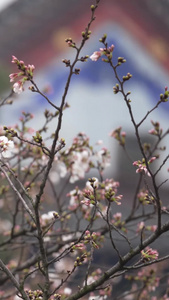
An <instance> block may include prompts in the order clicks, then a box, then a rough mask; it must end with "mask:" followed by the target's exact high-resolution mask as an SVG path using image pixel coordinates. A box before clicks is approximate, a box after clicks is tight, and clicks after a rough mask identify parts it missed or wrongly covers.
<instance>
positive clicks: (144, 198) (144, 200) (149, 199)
mask: <svg viewBox="0 0 169 300" xmlns="http://www.w3.org/2000/svg"><path fill="white" fill-rule="evenodd" d="M137 199H138V200H139V202H140V203H141V204H142V205H146V204H153V203H154V197H153V196H152V195H150V194H149V192H148V190H146V189H142V190H140V191H139V193H138V194H137Z"/></svg>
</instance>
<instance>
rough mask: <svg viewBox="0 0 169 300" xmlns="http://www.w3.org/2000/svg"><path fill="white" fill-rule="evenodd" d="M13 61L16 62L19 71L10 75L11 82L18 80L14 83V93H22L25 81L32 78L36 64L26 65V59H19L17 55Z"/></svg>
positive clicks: (13, 57)
mask: <svg viewBox="0 0 169 300" xmlns="http://www.w3.org/2000/svg"><path fill="white" fill-rule="evenodd" d="M12 63H13V64H16V66H17V68H18V70H19V72H18V73H12V74H10V75H9V78H10V82H14V81H15V80H17V82H15V83H14V84H13V91H14V93H17V94H20V93H22V92H23V90H24V88H23V85H24V83H25V82H26V81H29V80H32V78H33V72H34V69H35V66H34V65H28V66H26V65H25V63H24V61H22V60H19V59H17V58H16V57H15V56H12ZM19 78H21V79H19ZM18 79H19V80H18Z"/></svg>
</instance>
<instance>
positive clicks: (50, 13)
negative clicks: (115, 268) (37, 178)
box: [0, 0, 169, 289]
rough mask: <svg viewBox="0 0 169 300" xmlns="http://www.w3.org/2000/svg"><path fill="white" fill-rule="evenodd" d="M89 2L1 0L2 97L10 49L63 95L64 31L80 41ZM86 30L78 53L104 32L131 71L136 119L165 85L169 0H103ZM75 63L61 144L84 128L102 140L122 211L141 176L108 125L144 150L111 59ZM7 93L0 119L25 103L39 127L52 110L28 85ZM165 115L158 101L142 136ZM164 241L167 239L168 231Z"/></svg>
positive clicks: (55, 97)
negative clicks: (88, 35)
mask: <svg viewBox="0 0 169 300" xmlns="http://www.w3.org/2000/svg"><path fill="white" fill-rule="evenodd" d="M91 4H94V1H93V0H24V1H23V0H0V95H1V98H3V97H4V96H6V95H8V94H9V93H10V89H11V87H12V84H10V83H9V74H10V73H13V72H16V68H15V66H14V65H13V64H11V58H12V55H15V56H16V57H17V58H18V59H20V60H24V62H25V64H26V65H27V64H34V65H35V67H36V69H35V72H34V80H35V82H36V83H37V85H38V87H39V88H40V89H42V91H43V90H44V89H46V92H47V91H48V97H49V98H50V99H51V100H52V101H53V102H54V103H55V104H56V105H58V104H59V103H60V100H61V97H62V94H63V91H64V86H65V82H66V80H67V76H68V69H67V68H65V65H64V64H63V63H62V59H64V58H66V59H70V60H73V58H74V55H75V51H74V50H73V49H72V48H69V47H68V46H67V44H66V43H65V39H66V38H69V37H71V38H72V39H73V40H74V41H75V42H76V44H77V45H79V44H80V41H81V32H82V31H83V30H84V29H85V27H86V25H87V23H88V21H89V20H90V15H91V13H90V6H91ZM91 30H92V35H91V38H90V39H89V40H88V41H87V43H86V45H85V47H84V49H83V51H82V55H91V54H92V53H93V52H94V51H96V50H99V48H100V47H102V45H101V44H100V43H99V39H100V38H101V37H102V36H103V34H104V33H107V36H108V38H107V41H108V43H109V45H111V44H114V45H115V49H114V52H113V59H114V62H116V60H117V57H119V56H121V57H124V58H126V60H127V62H126V63H125V64H124V65H122V66H121V67H120V68H119V69H118V72H119V75H120V77H122V76H123V75H126V74H127V73H128V72H130V73H131V74H132V75H133V77H132V79H131V80H130V81H129V82H127V83H125V87H126V91H131V101H132V102H131V105H132V108H133V111H134V114H135V118H136V121H137V122H139V121H140V120H141V119H142V118H143V117H144V116H145V114H146V113H147V111H148V110H150V109H152V108H153V106H155V104H156V103H157V102H158V100H159V95H160V94H161V93H164V89H165V86H169V1H168V0H160V1H159V0H141V1H136V0H120V1H119V0H101V1H100V4H99V8H98V10H97V11H96V20H95V22H94V23H93V24H92V29H91ZM78 67H80V68H81V72H80V75H79V76H74V77H73V80H72V82H71V86H70V90H69V93H68V97H67V99H66V100H67V102H68V103H69V105H70V109H67V110H66V111H65V112H64V118H63V126H62V130H61V134H60V137H63V138H65V140H66V146H69V145H70V143H71V141H72V139H73V137H74V136H76V135H77V134H78V133H79V132H81V131H82V132H85V133H86V134H87V135H88V136H89V137H90V139H91V144H93V145H94V144H95V143H96V142H97V141H98V140H103V144H104V145H105V146H106V147H108V148H109V150H110V151H111V155H112V165H111V167H110V168H109V170H108V175H109V176H113V177H114V179H115V180H119V181H120V191H119V193H120V194H123V193H124V195H125V196H124V200H123V201H124V205H123V207H122V209H121V211H122V212H123V213H126V212H128V211H129V210H130V209H131V208H130V205H129V203H131V202H130V200H131V198H132V197H133V186H134V183H135V182H136V180H138V177H137V176H136V173H135V171H136V170H135V167H133V166H132V164H131V162H130V161H128V160H126V156H125V154H124V153H123V149H121V148H120V146H119V145H118V143H117V142H116V141H114V140H113V138H111V137H110V136H109V133H110V132H111V131H112V130H114V129H116V128H118V127H119V126H122V130H123V131H125V132H126V134H127V142H126V143H127V149H128V152H129V155H130V156H131V157H132V159H133V160H138V159H141V158H142V157H141V156H140V152H139V149H138V148H137V142H136V138H135V134H134V130H133V127H132V124H131V120H130V117H129V114H128V110H127V109H126V106H125V103H124V101H123V99H122V96H120V95H114V94H113V86H114V85H115V84H116V83H117V82H116V80H115V78H114V75H113V73H112V70H111V68H110V66H109V65H107V64H105V63H103V62H102V61H98V62H93V61H91V60H88V62H86V63H81V64H79V66H78ZM27 87H29V84H28V85H27ZM12 100H13V101H14V103H13V105H12V106H9V105H8V106H5V107H3V108H2V109H1V111H0V120H1V121H0V125H1V126H3V125H6V126H8V125H15V124H16V123H17V121H18V118H19V117H20V116H21V114H22V111H25V112H32V113H33V114H34V116H35V118H34V120H33V121H32V126H33V128H34V129H35V130H38V128H39V126H41V124H43V121H44V119H43V112H44V110H45V109H46V108H47V109H50V110H51V108H50V107H49V106H48V105H47V103H46V101H45V100H44V99H43V98H42V97H40V96H39V95H37V94H35V93H31V92H30V91H29V90H28V89H27V88H26V89H25V92H24V93H23V94H21V95H19V96H18V95H16V96H15V97H13V99H12ZM168 116H169V102H167V103H162V104H161V105H160V107H159V108H158V110H155V111H154V112H153V113H152V114H151V115H150V117H149V118H148V119H147V120H146V122H144V124H143V125H142V127H141V128H140V131H141V137H142V142H151V141H153V143H154V141H156V140H155V139H152V137H151V136H150V134H148V130H149V129H152V124H151V120H153V121H154V122H156V121H159V122H160V124H161V127H162V128H163V129H164V131H166V130H167V129H168V123H169V122H168V119H169V118H168ZM54 126H55V124H53V129H54ZM165 142H166V143H162V146H164V145H167V146H168V148H167V149H166V151H165V152H164V153H163V154H162V156H161V160H163V159H164V158H165V157H166V155H167V154H168V152H169V151H168V150H169V139H168V137H167V138H166V140H165ZM154 164H156V163H154ZM157 164H159V162H157ZM168 167H169V163H168V165H167V166H165V167H164V168H163V169H162V170H161V171H162V172H161V173H160V178H159V183H161V182H162V181H164V180H165V179H166V178H167V177H168V174H167V168H168ZM81 184H82V183H81ZM84 184H85V183H84ZM68 188H70V187H68ZM71 188H72V187H71ZM47 192H49V191H47ZM168 192H169V191H168V183H166V184H165V185H163V190H162V193H161V195H162V196H163V195H164V197H165V199H166V200H168ZM167 204H168V203H167ZM116 209H117V211H118V210H119V208H115V210H116ZM115 212H116V211H114V213H115ZM164 243H165V245H166V246H167V243H166V239H165V241H164ZM163 248H164V249H166V247H163ZM109 257H110V256H109V255H108V256H107V260H108V262H107V261H106V260H105V261H104V263H106V262H107V263H109ZM99 259H100V257H99ZM104 259H106V258H104ZM120 289H121V286H120Z"/></svg>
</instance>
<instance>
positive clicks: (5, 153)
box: [0, 136, 14, 158]
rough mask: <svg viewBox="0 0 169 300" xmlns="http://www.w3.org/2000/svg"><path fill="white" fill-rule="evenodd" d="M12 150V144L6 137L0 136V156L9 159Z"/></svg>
mask: <svg viewBox="0 0 169 300" xmlns="http://www.w3.org/2000/svg"><path fill="white" fill-rule="evenodd" d="M13 149H14V142H13V141H10V140H8V138H7V137H6V136H0V155H1V157H3V158H9V157H11V155H12V150H13Z"/></svg>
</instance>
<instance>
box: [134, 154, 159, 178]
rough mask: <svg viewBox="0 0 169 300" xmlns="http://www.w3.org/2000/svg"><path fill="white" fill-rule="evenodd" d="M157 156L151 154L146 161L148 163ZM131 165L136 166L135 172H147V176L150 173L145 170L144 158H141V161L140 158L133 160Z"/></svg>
mask: <svg viewBox="0 0 169 300" xmlns="http://www.w3.org/2000/svg"><path fill="white" fill-rule="evenodd" d="M156 159H157V157H156V156H153V157H152V158H151V159H150V160H149V161H148V164H151V163H152V162H153V161H154V160H156ZM133 166H137V167H138V168H137V170H136V173H141V172H144V173H145V174H147V175H148V176H150V173H149V172H148V170H147V166H146V163H145V159H144V158H143V159H142V161H140V160H137V161H134V162H133Z"/></svg>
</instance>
